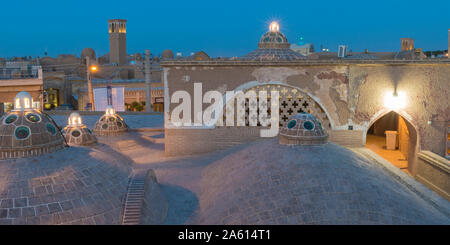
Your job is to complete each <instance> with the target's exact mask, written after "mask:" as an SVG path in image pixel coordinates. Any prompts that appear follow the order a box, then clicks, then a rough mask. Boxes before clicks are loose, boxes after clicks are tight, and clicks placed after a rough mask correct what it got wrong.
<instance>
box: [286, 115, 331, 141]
mask: <svg viewBox="0 0 450 245" xmlns="http://www.w3.org/2000/svg"><path fill="white" fill-rule="evenodd" d="M327 139H328V134H327V133H326V131H325V129H324V128H323V126H322V123H321V122H320V121H319V120H317V118H316V117H315V116H313V115H311V114H308V113H299V114H296V115H294V116H292V117H291V118H290V119H289V121H288V122H287V123H286V124H285V125H284V126H283V127H282V128H280V144H285V145H312V144H324V143H326V142H327Z"/></svg>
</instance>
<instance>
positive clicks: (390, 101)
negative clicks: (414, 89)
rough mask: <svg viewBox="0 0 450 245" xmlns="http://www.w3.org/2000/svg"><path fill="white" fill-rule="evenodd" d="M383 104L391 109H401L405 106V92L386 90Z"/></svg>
mask: <svg viewBox="0 0 450 245" xmlns="http://www.w3.org/2000/svg"><path fill="white" fill-rule="evenodd" d="M384 106H386V108H388V109H391V110H398V109H403V108H405V106H406V94H405V93H404V92H397V94H396V95H395V94H393V93H392V92H387V93H386V95H385V97H384Z"/></svg>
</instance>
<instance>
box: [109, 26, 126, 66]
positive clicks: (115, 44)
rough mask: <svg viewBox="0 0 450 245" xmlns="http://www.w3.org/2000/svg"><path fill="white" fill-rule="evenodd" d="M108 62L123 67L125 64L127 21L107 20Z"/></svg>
mask: <svg viewBox="0 0 450 245" xmlns="http://www.w3.org/2000/svg"><path fill="white" fill-rule="evenodd" d="M108 24H109V62H110V63H116V64H118V65H123V64H125V63H126V62H127V20H121V19H113V20H108Z"/></svg>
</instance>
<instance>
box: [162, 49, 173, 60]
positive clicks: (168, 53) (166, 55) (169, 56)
mask: <svg viewBox="0 0 450 245" xmlns="http://www.w3.org/2000/svg"><path fill="white" fill-rule="evenodd" d="M161 57H162V58H163V59H173V52H172V50H170V49H166V50H164V51H163V52H162V54H161Z"/></svg>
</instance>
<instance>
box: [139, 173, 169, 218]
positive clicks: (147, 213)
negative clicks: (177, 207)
mask: <svg viewBox="0 0 450 245" xmlns="http://www.w3.org/2000/svg"><path fill="white" fill-rule="evenodd" d="M168 208H169V203H168V201H167V198H166V196H165V195H164V193H163V191H162V190H161V187H160V186H159V183H158V181H157V180H156V175H155V172H154V171H153V170H152V169H150V170H148V171H147V174H146V177H145V182H144V200H143V203H142V209H141V217H140V220H139V224H141V225H161V224H163V223H164V221H165V220H166V217H167V210H168Z"/></svg>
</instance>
